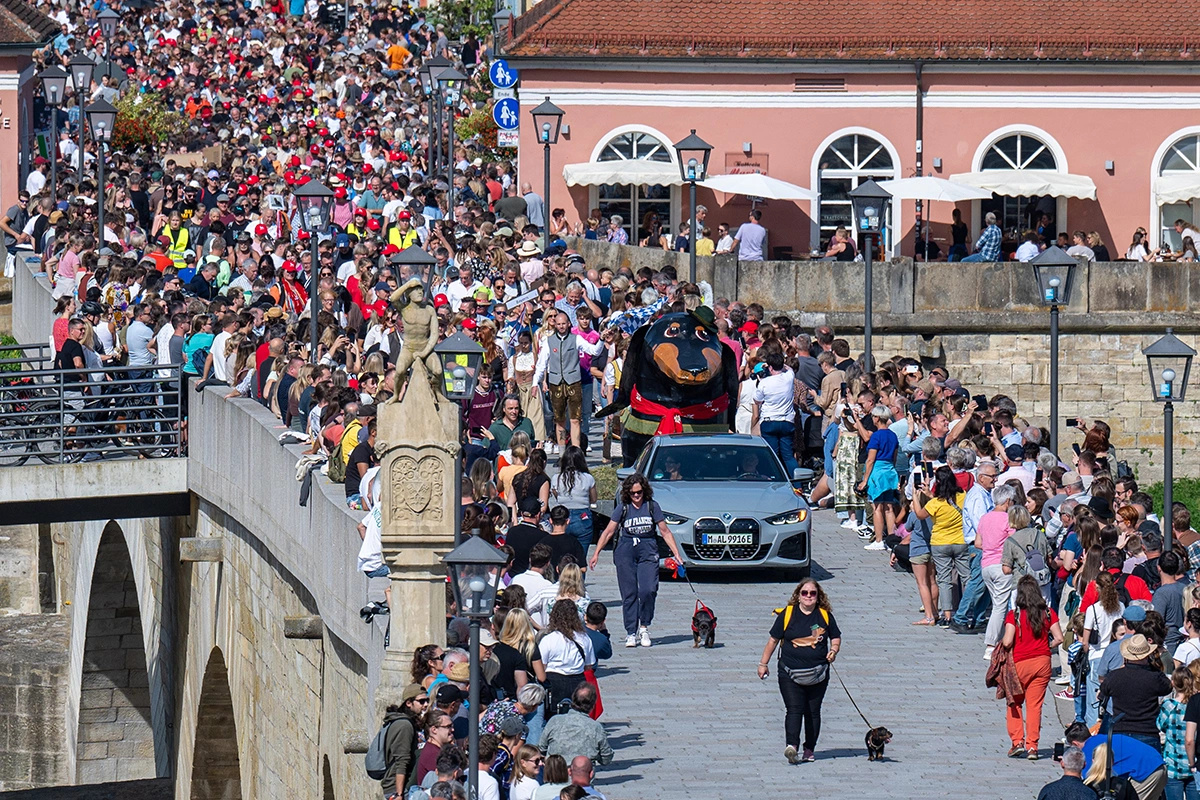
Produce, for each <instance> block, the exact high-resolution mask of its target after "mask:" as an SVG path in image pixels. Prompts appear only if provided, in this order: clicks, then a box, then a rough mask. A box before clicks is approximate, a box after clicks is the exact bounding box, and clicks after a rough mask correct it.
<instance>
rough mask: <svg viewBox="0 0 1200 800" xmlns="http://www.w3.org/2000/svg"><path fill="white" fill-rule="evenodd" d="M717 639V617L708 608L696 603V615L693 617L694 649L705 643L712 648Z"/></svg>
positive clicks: (698, 602)
mask: <svg viewBox="0 0 1200 800" xmlns="http://www.w3.org/2000/svg"><path fill="white" fill-rule="evenodd" d="M716 639H717V615H716V614H714V613H713V612H712V610H710V609H709V607H708V606H706V605H704V604H703V603H701V602H700V601H699V600H697V601H696V613H695V614H693V615H692V640H693V644H692V647H699V646H700V643H701V642H703V643H704V646H705V647H709V648H711V647H712V646H713V645H714V644H715V642H716Z"/></svg>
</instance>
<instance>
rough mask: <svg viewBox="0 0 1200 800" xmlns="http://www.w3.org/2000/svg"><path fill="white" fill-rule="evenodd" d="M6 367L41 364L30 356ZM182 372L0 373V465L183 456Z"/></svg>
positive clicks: (159, 368)
mask: <svg viewBox="0 0 1200 800" xmlns="http://www.w3.org/2000/svg"><path fill="white" fill-rule="evenodd" d="M37 347H38V346H37V345H29V346H24V347H22V346H20V345H17V346H9V347H7V348H5V349H12V350H15V349H19V348H20V349H24V350H26V351H34V350H36V348H37ZM46 349H47V350H48V349H49V347H48V346H46ZM8 363H22V364H25V365H33V366H35V367H36V366H40V365H41V364H44V363H46V362H45V361H44V360H41V361H39V359H38V357H37V356H30V357H28V358H26V359H10V360H9V362H8ZM182 370H183V365H182V364H169V365H156V366H155V367H154V368H153V369H150V370H147V369H146V368H145V367H103V368H98V369H87V368H85V369H83V370H75V369H71V370H63V369H40V368H33V369H24V370H20V371H15V370H11V367H10V370H9V371H0V467H16V466H20V465H22V464H24V463H26V462H27V461H29V460H30V459H31V458H34V459H37V460H40V461H42V462H44V463H46V464H70V463H75V462H78V461H98V460H101V459H111V458H123V457H124V458H130V457H132V458H168V457H172V456H180V455H183V453H182V447H181V443H182V439H181V424H180V423H181V420H182V414H181V406H180V386H181V381H182V377H183V376H182ZM164 376H165V377H164ZM185 391H186V387H185Z"/></svg>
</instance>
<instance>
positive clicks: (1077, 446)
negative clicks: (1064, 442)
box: [1071, 442, 1079, 455]
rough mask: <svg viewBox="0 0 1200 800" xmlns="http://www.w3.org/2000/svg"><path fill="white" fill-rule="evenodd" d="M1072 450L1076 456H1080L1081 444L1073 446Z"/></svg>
mask: <svg viewBox="0 0 1200 800" xmlns="http://www.w3.org/2000/svg"><path fill="white" fill-rule="evenodd" d="M1071 449H1072V450H1074V451H1075V455H1079V442H1076V443H1075V444H1073V445H1071Z"/></svg>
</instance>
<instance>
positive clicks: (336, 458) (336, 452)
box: [325, 436, 346, 483]
mask: <svg viewBox="0 0 1200 800" xmlns="http://www.w3.org/2000/svg"><path fill="white" fill-rule="evenodd" d="M345 440H346V437H345V436H343V437H342V441H343V442H344V441H345ZM327 463H328V464H329V468H328V469H326V470H325V475H326V477H328V478H329V480H331V481H333V482H334V483H345V482H346V460H345V459H344V458H342V442H338V443H337V447H335V448H333V452H332V453H330V454H329V461H328V462H327Z"/></svg>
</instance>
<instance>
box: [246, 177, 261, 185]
mask: <svg viewBox="0 0 1200 800" xmlns="http://www.w3.org/2000/svg"><path fill="white" fill-rule="evenodd" d="M246 183H248V184H250V185H251V186H257V185H258V176H257V175H251V176H250V177H248V178H246Z"/></svg>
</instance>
